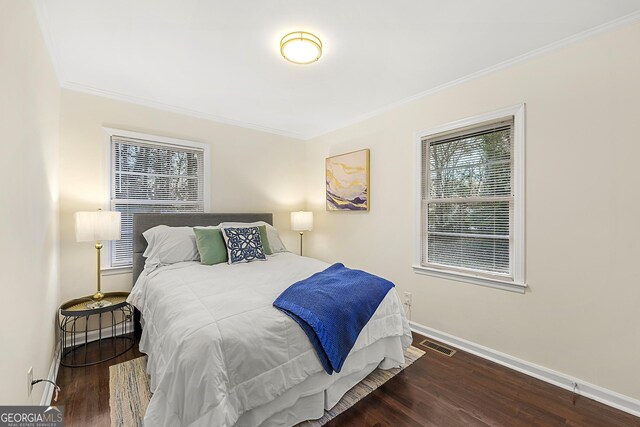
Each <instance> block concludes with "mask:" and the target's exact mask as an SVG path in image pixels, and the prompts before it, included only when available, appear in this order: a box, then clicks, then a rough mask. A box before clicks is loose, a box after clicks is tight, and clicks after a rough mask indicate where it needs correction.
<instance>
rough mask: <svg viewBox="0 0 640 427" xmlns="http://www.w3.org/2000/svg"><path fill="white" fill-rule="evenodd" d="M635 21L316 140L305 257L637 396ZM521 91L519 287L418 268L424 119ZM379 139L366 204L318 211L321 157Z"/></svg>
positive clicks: (524, 353)
mask: <svg viewBox="0 0 640 427" xmlns="http://www.w3.org/2000/svg"><path fill="white" fill-rule="evenodd" d="M639 40H640V25H639V24H635V25H633V26H629V27H626V28H623V29H620V30H617V31H615V32H611V33H607V34H603V35H599V36H596V37H594V38H591V39H587V40H585V41H581V42H579V43H576V44H573V45H570V46H568V47H565V48H562V49H559V50H556V51H553V52H551V53H548V54H545V55H543V56H539V57H537V58H534V59H532V60H529V61H527V62H524V63H520V64H518V65H516V66H512V67H510V68H508V69H504V70H501V71H498V72H494V73H491V74H489V75H486V76H484V77H481V78H478V79H475V80H473V81H469V82H467V83H464V84H460V85H457V86H455V87H452V88H449V89H447V90H444V91H441V92H438V93H436V94H434V95H431V96H428V97H425V98H422V99H420V100H417V101H414V102H412V103H410V104H407V105H405V106H403V107H401V108H398V109H395V110H393V111H390V112H387V113H385V114H382V115H380V116H377V117H375V118H372V119H369V120H367V121H364V122H362V123H359V124H356V125H352V126H349V127H347V128H345V129H341V130H338V131H336V132H333V133H330V134H328V135H325V136H322V137H319V138H316V139H314V140H311V141H309V142H308V143H307V144H306V146H307V197H308V200H307V209H310V210H313V211H315V214H316V226H315V228H314V230H313V231H312V232H310V233H308V235H307V239H306V242H307V243H306V245H307V246H306V248H307V249H308V253H309V254H310V255H311V256H316V257H318V258H322V259H325V260H329V261H343V262H345V263H347V264H349V265H352V266H356V267H360V268H364V269H367V270H370V271H373V272H375V273H378V274H380V275H382V276H385V277H388V278H390V279H392V280H393V281H394V282H395V283H396V284H397V286H398V288H399V291H401V292H404V291H409V292H412V293H413V313H412V318H413V320H414V321H416V322H418V323H420V324H423V325H426V326H429V327H432V328H435V329H438V330H440V331H443V332H447V333H449V334H452V335H455V336H457V337H461V338H464V339H467V340H470V341H472V342H475V343H478V344H481V345H484V346H487V347H489V348H492V349H495V350H498V351H502V352H504V353H507V354H510V355H512V356H515V357H518V358H521V359H524V360H527V361H530V362H533V363H536V364H538V365H542V366H544V367H547V368H551V369H554V370H557V371H560V372H562V373H565V374H568V375H571V376H574V377H577V378H580V379H582V380H584V381H587V382H591V383H594V384H596V385H599V386H602V387H605V388H608V389H610V390H614V391H616V392H619V393H622V394H624V395H627V396H630V397H633V398H636V399H640V369H639V368H638V363H639V362H640V327H639V325H640V309H639V307H638V304H639V302H640V278H639V276H638V273H637V263H638V260H639V259H640V227H639V225H638V224H639V223H640V200H639V199H638V196H639V194H640V192H639V191H638V159H640V143H639V142H638V135H640V107H639V105H640V101H639V100H640V78H639V76H640V55H638V41H639ZM523 102H524V103H526V107H527V110H526V127H527V130H526V171H527V172H526V191H527V193H526V234H527V240H526V263H527V264H526V277H527V283H528V285H529V290H528V292H527V293H526V294H525V295H521V294H516V293H511V292H507V291H502V290H496V289H491V288H486V287H481V286H477V285H471V284H466V283H462V282H456V281H453V280H445V279H438V278H434V277H428V276H423V275H416V274H414V273H413V271H412V269H411V264H412V260H413V242H414V240H413V236H414V230H413V223H414V202H415V200H414V193H413V187H414V179H415V178H414V161H415V158H414V147H415V145H414V144H415V135H416V132H418V131H420V130H424V129H428V128H431V127H434V126H437V125H442V124H446V123H448V122H451V121H454V120H458V119H462V118H466V117H470V116H474V115H478V114H481V113H485V112H490V111H493V110H497V109H500V108H503V107H507V106H511V105H515V104H519V103H523ZM361 148H370V149H371V206H372V210H371V212H370V213H333V212H332V213H327V212H325V210H324V191H325V190H324V158H325V157H327V156H329V155H335V154H340V153H343V152H348V151H352V150H356V149H361Z"/></svg>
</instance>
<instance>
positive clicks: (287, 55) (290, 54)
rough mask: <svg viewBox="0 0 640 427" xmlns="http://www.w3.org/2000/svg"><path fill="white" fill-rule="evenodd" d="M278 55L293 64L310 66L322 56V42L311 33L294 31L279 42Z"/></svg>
mask: <svg viewBox="0 0 640 427" xmlns="http://www.w3.org/2000/svg"><path fill="white" fill-rule="evenodd" d="M280 53H281V54H282V57H283V58H284V59H286V60H287V61H289V62H293V63H294V64H311V63H312V62H316V61H317V60H318V59H320V57H321V56H322V42H321V41H320V39H319V38H318V37H316V36H314V35H313V34H311V33H307V32H306V31H295V32H293V33H289V34H287V35H286V36H284V37H283V38H282V40H280Z"/></svg>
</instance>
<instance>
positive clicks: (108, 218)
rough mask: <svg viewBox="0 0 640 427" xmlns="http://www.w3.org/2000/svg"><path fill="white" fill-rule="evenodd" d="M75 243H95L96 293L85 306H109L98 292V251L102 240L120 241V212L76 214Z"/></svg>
mask: <svg viewBox="0 0 640 427" xmlns="http://www.w3.org/2000/svg"><path fill="white" fill-rule="evenodd" d="M75 223H76V242H96V253H97V255H98V264H97V277H98V291H97V292H96V293H95V294H93V297H92V299H93V302H92V303H90V304H87V307H89V308H100V307H105V306H108V305H111V302H109V301H103V300H102V299H103V298H104V294H103V293H102V292H101V290H100V251H101V250H102V241H103V240H120V212H114V211H103V210H101V209H99V210H97V211H93V212H76V214H75Z"/></svg>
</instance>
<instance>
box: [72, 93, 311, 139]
mask: <svg viewBox="0 0 640 427" xmlns="http://www.w3.org/2000/svg"><path fill="white" fill-rule="evenodd" d="M60 86H61V87H62V88H63V89H67V90H71V91H74V92H82V93H86V94H89V95H95V96H100V97H102V98H109V99H113V100H116V101H122V102H128V103H130V104H136V105H141V106H143V107H149V108H154V109H156V110H162V111H169V112H171V113H177V114H182V115H184V116H189V117H195V118H198V119H205V120H209V121H212V122H216V123H220V124H223V125H230V126H237V127H241V128H245V129H251V130H255V131H258V132H266V133H271V134H274V135H280V136H284V137H287V138H293V139H299V140H306V139H307V138H306V137H305V135H303V134H299V133H296V132H289V131H286V130H283V129H276V128H271V127H268V126H263V125H258V124H254V123H249V122H243V121H240V120H234V119H230V118H227V117H222V116H216V115H214V114H209V113H205V112H203V111H198V110H192V109H189V108H184V107H178V106H175V105H171V104H165V103H162V102H158V101H152V100H149V99H146V98H139V97H137V96H131V95H125V94H123V93H119V92H115V91H110V90H104V89H99V88H96V87H92V86H88V85H84V84H79V83H73V82H69V81H63V82H61V83H60Z"/></svg>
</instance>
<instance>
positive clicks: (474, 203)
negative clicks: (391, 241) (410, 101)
mask: <svg viewBox="0 0 640 427" xmlns="http://www.w3.org/2000/svg"><path fill="white" fill-rule="evenodd" d="M513 130H514V120H513V117H510V118H508V119H501V120H499V121H492V122H488V123H483V124H480V125H474V126H471V127H466V128H463V129H458V130H455V131H450V132H446V133H441V134H435V135H430V136H427V137H424V138H422V140H421V144H422V188H421V193H422V197H421V199H422V200H421V215H422V218H421V224H422V236H421V242H422V243H421V248H422V249H421V265H422V266H426V267H434V268H437V269H444V270H457V271H461V272H463V273H470V274H474V275H480V276H482V275H486V276H489V277H494V278H496V277H497V278H500V279H507V280H510V279H512V278H513V245H514V242H513V236H514V233H513V221H514V218H513V217H514V215H513V213H514V205H513V202H514V193H513V167H514V162H513Z"/></svg>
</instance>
